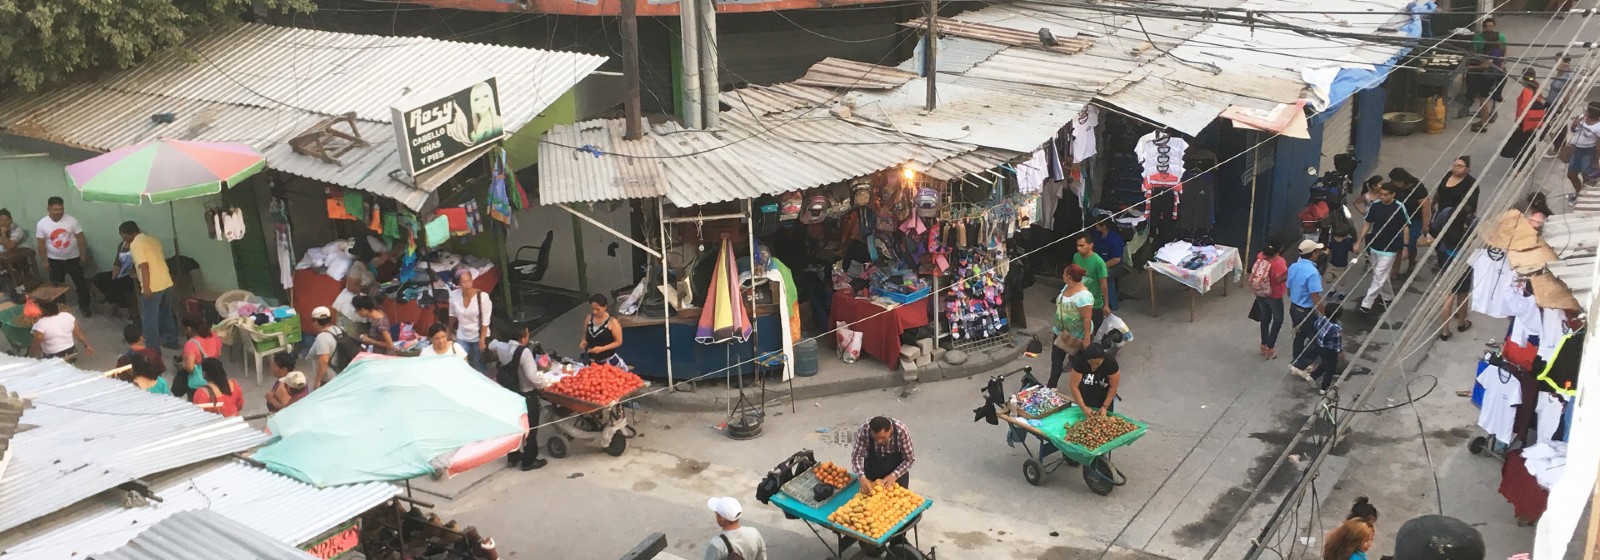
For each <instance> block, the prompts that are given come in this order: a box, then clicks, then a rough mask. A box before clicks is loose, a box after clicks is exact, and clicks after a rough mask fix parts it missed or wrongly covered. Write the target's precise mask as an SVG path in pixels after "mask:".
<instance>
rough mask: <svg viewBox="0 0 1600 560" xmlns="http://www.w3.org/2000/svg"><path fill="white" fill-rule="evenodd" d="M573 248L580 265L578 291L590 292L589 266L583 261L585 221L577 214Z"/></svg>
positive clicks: (573, 230) (574, 255)
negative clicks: (580, 219)
mask: <svg viewBox="0 0 1600 560" xmlns="http://www.w3.org/2000/svg"><path fill="white" fill-rule="evenodd" d="M572 249H573V251H572V254H573V258H574V260H576V261H577V265H578V291H580V292H583V293H584V294H589V293H591V292H590V291H589V266H588V265H587V264H585V263H584V262H583V222H579V221H578V217H577V216H576V215H574V216H573V217H572Z"/></svg>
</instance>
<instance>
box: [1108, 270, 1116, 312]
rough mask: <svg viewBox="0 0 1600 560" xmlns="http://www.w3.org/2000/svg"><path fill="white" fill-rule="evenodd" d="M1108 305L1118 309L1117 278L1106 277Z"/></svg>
mask: <svg viewBox="0 0 1600 560" xmlns="http://www.w3.org/2000/svg"><path fill="white" fill-rule="evenodd" d="M1106 307H1108V308H1110V309H1111V310H1112V311H1116V310H1117V279H1116V278H1106Z"/></svg>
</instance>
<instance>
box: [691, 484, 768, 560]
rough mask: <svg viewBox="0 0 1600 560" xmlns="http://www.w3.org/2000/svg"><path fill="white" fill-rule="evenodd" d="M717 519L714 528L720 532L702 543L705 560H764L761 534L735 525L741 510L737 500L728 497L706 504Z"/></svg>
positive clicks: (709, 501)
mask: <svg viewBox="0 0 1600 560" xmlns="http://www.w3.org/2000/svg"><path fill="white" fill-rule="evenodd" d="M706 507H707V508H710V509H711V511H712V512H714V513H715V514H716V517H717V527H720V528H722V532H721V533H718V534H717V536H716V537H713V538H712V539H711V541H710V542H707V543H706V554H705V559H706V560H767V541H766V540H764V539H762V538H761V532H760V531H757V530H755V529H754V528H751V527H744V526H741V525H740V524H739V518H740V517H741V516H743V515H744V508H743V507H741V506H740V505H739V500H735V499H733V498H729V497H726V496H724V497H721V498H711V499H710V500H707V501H706Z"/></svg>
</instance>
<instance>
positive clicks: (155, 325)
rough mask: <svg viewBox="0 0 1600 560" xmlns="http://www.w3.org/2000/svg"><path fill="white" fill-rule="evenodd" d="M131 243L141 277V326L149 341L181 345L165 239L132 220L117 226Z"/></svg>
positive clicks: (123, 238)
mask: <svg viewBox="0 0 1600 560" xmlns="http://www.w3.org/2000/svg"><path fill="white" fill-rule="evenodd" d="M117 231H118V233H121V234H122V240H123V241H125V242H127V243H128V253H129V255H130V256H132V257H133V271H134V277H135V278H136V279H137V280H138V281H139V326H140V327H141V328H143V329H144V335H145V340H146V342H151V343H155V344H160V345H162V346H165V347H167V348H174V349H176V348H177V347H178V324H177V320H176V319H175V318H174V317H173V316H172V302H171V300H170V298H169V297H168V296H169V295H170V294H171V293H172V274H171V273H169V272H167V255H166V252H165V251H163V250H162V249H161V241H160V240H157V239H156V238H154V237H151V236H150V235H149V234H146V233H143V232H141V231H139V224H137V223H135V222H133V221H132V220H129V221H126V222H122V226H121V227H119V228H117Z"/></svg>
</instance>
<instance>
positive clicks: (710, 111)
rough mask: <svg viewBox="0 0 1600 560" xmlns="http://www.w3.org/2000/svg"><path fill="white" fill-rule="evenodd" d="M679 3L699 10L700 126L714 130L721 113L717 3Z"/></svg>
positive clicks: (698, 0)
mask: <svg viewBox="0 0 1600 560" xmlns="http://www.w3.org/2000/svg"><path fill="white" fill-rule="evenodd" d="M679 1H680V2H682V1H691V2H692V3H693V4H695V5H696V6H698V7H699V8H700V13H699V14H698V15H699V16H700V98H701V99H702V100H703V101H701V104H702V105H701V107H700V112H701V115H702V116H701V117H700V124H701V125H703V126H705V127H706V128H708V129H709V128H716V127H717V121H718V118H719V117H720V116H721V115H720V113H721V112H722V102H721V101H720V100H719V99H718V97H720V93H721V91H722V81H721V80H722V78H721V76H722V74H721V72H720V69H721V64H720V61H721V57H722V55H721V53H718V52H717V1H716V0H679Z"/></svg>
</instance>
